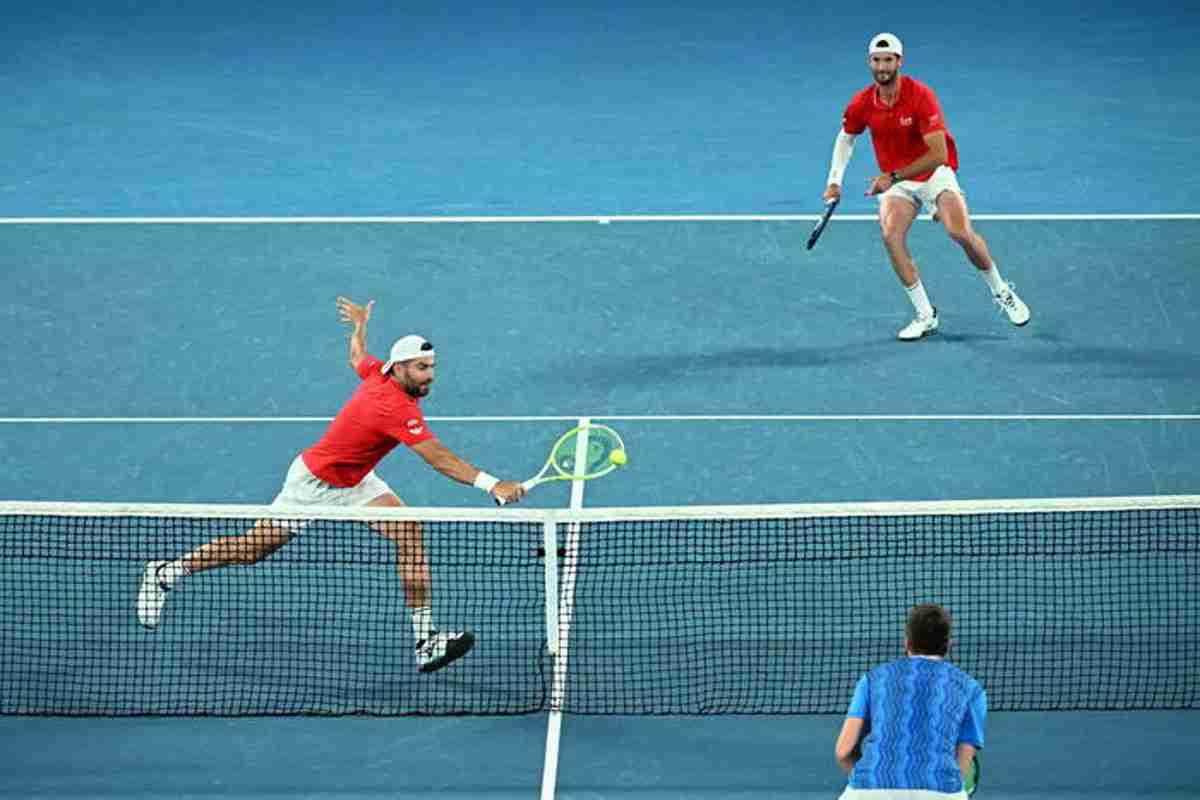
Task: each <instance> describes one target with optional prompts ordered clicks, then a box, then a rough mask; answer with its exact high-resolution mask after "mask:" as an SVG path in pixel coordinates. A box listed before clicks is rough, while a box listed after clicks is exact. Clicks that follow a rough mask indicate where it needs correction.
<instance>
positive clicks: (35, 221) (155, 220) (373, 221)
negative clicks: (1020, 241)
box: [0, 212, 1200, 225]
mask: <svg viewBox="0 0 1200 800" xmlns="http://www.w3.org/2000/svg"><path fill="white" fill-rule="evenodd" d="M820 218H821V215H820V214H565V215H546V216H509V217H485V216H458V217H451V216H444V217H443V216H367V217H334V216H321V217H316V216H314V217H269V216H260V217H0V225H439V224H483V223H498V224H514V223H533V222H538V223H542V222H548V223H553V222H591V223H599V224H602V225H607V224H609V223H611V222H816V221H817V220H819V219H820ZM971 218H972V219H974V220H977V221H992V222H1094V221H1127V222H1161V221H1170V220H1189V221H1194V220H1200V213H1197V212H1184V213H1162V214H1132V213H1112V214H972V215H971ZM923 219H928V217H927V216H926V217H923ZM836 220H838V221H840V222H876V221H877V220H878V217H877V216H876V215H875V214H840V215H838V216H837V217H836Z"/></svg>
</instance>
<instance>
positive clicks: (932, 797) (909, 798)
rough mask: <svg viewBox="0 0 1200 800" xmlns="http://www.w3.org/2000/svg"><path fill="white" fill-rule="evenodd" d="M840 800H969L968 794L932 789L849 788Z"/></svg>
mask: <svg viewBox="0 0 1200 800" xmlns="http://www.w3.org/2000/svg"><path fill="white" fill-rule="evenodd" d="M839 800H967V793H966V792H935V791H932V790H930V789H851V788H850V787H849V786H847V787H846V791H844V792H842V796H841V798H840V799H839Z"/></svg>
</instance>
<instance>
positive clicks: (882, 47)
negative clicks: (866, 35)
mask: <svg viewBox="0 0 1200 800" xmlns="http://www.w3.org/2000/svg"><path fill="white" fill-rule="evenodd" d="M876 53H894V54H895V55H898V56H900V57H901V58H903V57H904V45H903V44H902V43H901V41H900V38H899V37H898V36H896V34H894V33H877V34H875V38H873V39H871V46H870V47H869V48H867V55H869V56H873V55H875V54H876Z"/></svg>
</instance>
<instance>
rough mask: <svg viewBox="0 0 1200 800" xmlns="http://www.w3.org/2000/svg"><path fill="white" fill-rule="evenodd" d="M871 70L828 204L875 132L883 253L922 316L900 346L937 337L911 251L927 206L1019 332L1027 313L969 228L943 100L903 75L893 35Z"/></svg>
mask: <svg viewBox="0 0 1200 800" xmlns="http://www.w3.org/2000/svg"><path fill="white" fill-rule="evenodd" d="M867 64H868V66H869V67H870V69H871V74H872V75H873V76H874V78H875V80H874V83H873V84H872V85H871V86H868V87H867V88H866V89H863V90H862V91H861V92H859V93H858V94H856V95H854V98H853V99H852V100H851V101H850V104H849V105H848V106H846V112H845V114H844V115H843V116H842V130H841V131H840V132H839V133H838V135H837V139H836V140H835V142H834V145H833V160H832V163H831V164H830V167H829V179H828V181H827V183H828V185H827V186H826V188H825V201H826V202H829V201H831V200H833V199H835V198H839V199H840V198H841V196H842V176H843V175H844V174H845V172H846V165H847V164H849V163H850V156H851V155H853V153H854V139H855V137H857V136H858V135H859V134H860V133H862V132H863V131H864V130H867V129H868V128H869V129H870V130H871V144H873V145H874V147H875V158H876V160H877V161H878V162H879V169H880V171H881V172H882V173H883V174H881V175H876V176H875V177H874V178H872V179H871V184H870V186H869V188H868V189H867V194H868V195H877V196H878V197H879V226H880V228H882V233H883V245H884V247H885V248H886V249H887V252H888V256H889V257H890V258H891V261H892V269H894V270H895V271H896V276H897V277H898V278H900V283H901V284H902V285H903V286H904V291H906V292H907V293H908V299H909V300H910V301H912V304H913V308H914V309H916V312H917V316H916V318H915V319H914V320H913V321H912V322H910V323H909V324H908V325H905V326H904V327H903V328H901V329H900V332H899V333H897V334H896V336H897V338H899V339H901V340H902V341H915V340H917V339H920V338H922V337H924V336H929V335H930V334H933V333H936V332H937V329H938V314H937V309H936V308H934V307H933V305H931V304H930V302H929V296H928V295H927V294H926V293H925V287H924V286H923V285H922V283H921V276H920V275H919V274H918V272H917V265H916V264H915V263H914V262H913V258H912V253H910V252H909V250H908V241H907V240H908V229H909V228H910V227H912V224H913V221H914V220H915V219H916V218H917V213H918V212H919V211H920V210H921V206H922V205H928V206H929V207H930V208H932V209H933V210H934V212H935V213H934V218H935V219H939V220H941V223H942V225H944V226H945V228H946V233H948V234H949V235H950V238H951V239H953V240H954V241H955V242H957V243H958V244H959V246H961V247H962V249H963V251H964V252H965V253H966V254H967V258H968V259H970V261H971V263H972V264H974V265H975V267H976V269H978V270H979V274H980V275H981V276H982V277H983V279H984V280H985V281H987V285H988V288H989V289H991V291H992V297H993V298H994V299H995V301H996V304H997V305H998V306H999V307H1000V309H1001V310H1002V311H1003V312H1004V314H1005V316H1007V317H1008V319H1009V321H1010V322H1011V323H1012V324H1013V325H1018V326H1020V325H1024V324H1025V323H1027V322H1029V308H1028V307H1027V306H1026V305H1025V304H1024V303H1023V302H1021V298H1019V297H1017V293H1016V292H1015V291H1013V287H1012V284H1009V283H1006V282H1005V281H1004V280H1003V279H1002V278H1001V277H1000V270H999V269H998V268H997V267H996V263H995V262H994V261H993V260H992V255H991V253H990V252H989V251H988V246H987V242H985V241H984V239H983V237H982V236H980V235H979V234H978V233H976V232H975V230H974V228H973V227H972V226H971V216H970V214H969V213H968V212H967V204H966V201H965V200H964V199H963V191H962V189H961V188H959V185H958V179H957V177H956V175H955V173H956V172H957V170H958V149H957V147H956V146H955V144H954V137H953V136H951V135H950V131H949V129H947V128H946V120H945V118H944V117H943V116H942V109H941V106H940V105H939V104H938V99H937V95H935V94H934V93H933V90H932V89H930V88H929V87H928V86H926V85H925V84H923V83H921V82H920V81H918V80H916V79H915V78H909V77H907V76H903V75H901V74H900V68H901V66H902V65H903V64H904V46H903V45H902V44H901V43H900V40H899V39H897V38H896V37H895V35H893V34H890V33H881V34H879V35H877V36H876V37H875V38H873V39H872V40H871V43H870V45H869V47H868V49H867Z"/></svg>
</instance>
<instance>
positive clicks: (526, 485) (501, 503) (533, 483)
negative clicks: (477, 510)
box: [492, 478, 537, 506]
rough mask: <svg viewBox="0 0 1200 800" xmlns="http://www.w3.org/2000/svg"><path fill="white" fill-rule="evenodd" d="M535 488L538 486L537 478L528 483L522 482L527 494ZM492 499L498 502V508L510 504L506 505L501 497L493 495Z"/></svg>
mask: <svg viewBox="0 0 1200 800" xmlns="http://www.w3.org/2000/svg"><path fill="white" fill-rule="evenodd" d="M534 486H537V478H530V479H529V480H527V481H521V488H523V489H524V490H525V491H527V492H528V491H529V490H530V489H532V488H533V487H534ZM492 499H493V500H495V501H496V505H498V506H506V505H508V503H506V502H505V501H504V499H503V498H502V497H499V496H497V495H492Z"/></svg>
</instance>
